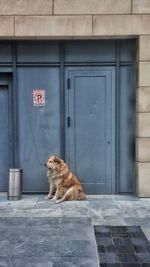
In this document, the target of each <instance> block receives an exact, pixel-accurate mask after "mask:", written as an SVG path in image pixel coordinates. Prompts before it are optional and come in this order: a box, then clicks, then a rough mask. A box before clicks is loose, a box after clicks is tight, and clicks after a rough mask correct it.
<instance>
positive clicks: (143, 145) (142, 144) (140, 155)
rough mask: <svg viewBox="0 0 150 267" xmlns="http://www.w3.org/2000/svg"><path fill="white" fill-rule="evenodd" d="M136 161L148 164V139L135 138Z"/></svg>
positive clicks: (149, 152)
mask: <svg viewBox="0 0 150 267" xmlns="http://www.w3.org/2000/svg"><path fill="white" fill-rule="evenodd" d="M136 160H137V161H138V162H150V138H140V137H139V138H136Z"/></svg>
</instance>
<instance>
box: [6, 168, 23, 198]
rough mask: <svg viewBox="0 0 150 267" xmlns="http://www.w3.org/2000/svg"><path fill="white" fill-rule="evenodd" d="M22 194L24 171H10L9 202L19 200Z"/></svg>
mask: <svg viewBox="0 0 150 267" xmlns="http://www.w3.org/2000/svg"><path fill="white" fill-rule="evenodd" d="M21 194H22V170H21V169H10V170H9V183H8V195H7V198H8V200H19V199H21Z"/></svg>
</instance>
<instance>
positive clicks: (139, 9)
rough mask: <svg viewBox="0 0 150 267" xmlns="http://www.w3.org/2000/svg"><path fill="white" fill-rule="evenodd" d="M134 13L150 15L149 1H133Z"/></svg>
mask: <svg viewBox="0 0 150 267" xmlns="http://www.w3.org/2000/svg"><path fill="white" fill-rule="evenodd" d="M132 12H133V13H134V14H140V13H141V14H143V13H150V1H149V0H133V4H132Z"/></svg>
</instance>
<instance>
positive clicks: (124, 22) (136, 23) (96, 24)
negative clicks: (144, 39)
mask: <svg viewBox="0 0 150 267" xmlns="http://www.w3.org/2000/svg"><path fill="white" fill-rule="evenodd" d="M149 25H150V16H149V15H110V16H107V15H95V16H94V17H93V35H95V36H97V35H99V36H118V35H121V36H122V35H124V36H125V35H126V36H129V35H140V34H150V27H149Z"/></svg>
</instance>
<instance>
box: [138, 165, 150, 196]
mask: <svg viewBox="0 0 150 267" xmlns="http://www.w3.org/2000/svg"><path fill="white" fill-rule="evenodd" d="M137 174H138V177H137V179H138V181H137V194H138V195H139V197H150V163H138V164H137Z"/></svg>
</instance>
